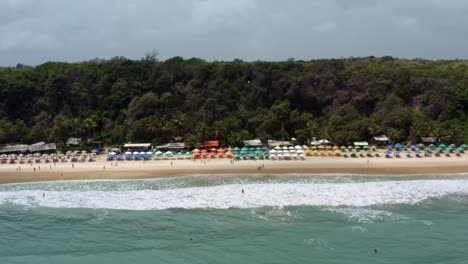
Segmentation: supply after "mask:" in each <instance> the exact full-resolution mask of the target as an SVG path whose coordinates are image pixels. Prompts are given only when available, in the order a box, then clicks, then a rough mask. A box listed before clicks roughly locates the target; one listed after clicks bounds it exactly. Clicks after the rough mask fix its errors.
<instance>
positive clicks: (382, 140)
mask: <svg viewBox="0 0 468 264" xmlns="http://www.w3.org/2000/svg"><path fill="white" fill-rule="evenodd" d="M374 140H375V142H376V144H377V145H379V146H386V145H389V144H390V139H389V138H388V137H387V136H386V135H380V136H375V137H374Z"/></svg>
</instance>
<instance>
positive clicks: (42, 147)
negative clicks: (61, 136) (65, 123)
mask: <svg viewBox="0 0 468 264" xmlns="http://www.w3.org/2000/svg"><path fill="white" fill-rule="evenodd" d="M55 150H57V146H56V145H55V143H45V142H38V143H34V144H32V145H31V146H29V151H30V152H50V151H55Z"/></svg>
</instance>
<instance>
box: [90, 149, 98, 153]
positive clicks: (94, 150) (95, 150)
mask: <svg viewBox="0 0 468 264" xmlns="http://www.w3.org/2000/svg"><path fill="white" fill-rule="evenodd" d="M91 152H92V153H98V152H99V149H93V150H91Z"/></svg>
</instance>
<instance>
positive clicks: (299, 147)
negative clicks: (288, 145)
mask: <svg viewBox="0 0 468 264" xmlns="http://www.w3.org/2000/svg"><path fill="white" fill-rule="evenodd" d="M294 149H302V147H301V146H299V145H296V146H294Z"/></svg>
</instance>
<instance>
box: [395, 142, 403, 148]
mask: <svg viewBox="0 0 468 264" xmlns="http://www.w3.org/2000/svg"><path fill="white" fill-rule="evenodd" d="M394 147H395V148H401V147H402V146H401V144H400V143H396V144H395V146H394Z"/></svg>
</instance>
